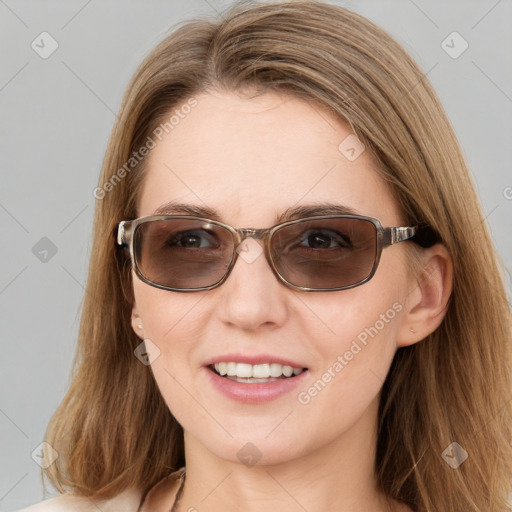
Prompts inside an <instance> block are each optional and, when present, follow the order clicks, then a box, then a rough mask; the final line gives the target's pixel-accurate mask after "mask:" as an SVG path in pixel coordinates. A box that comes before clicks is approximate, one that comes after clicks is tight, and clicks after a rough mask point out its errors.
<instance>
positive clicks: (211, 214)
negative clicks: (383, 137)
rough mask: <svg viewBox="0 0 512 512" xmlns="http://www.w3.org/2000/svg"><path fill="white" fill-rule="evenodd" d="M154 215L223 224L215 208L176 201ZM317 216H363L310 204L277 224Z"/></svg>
mask: <svg viewBox="0 0 512 512" xmlns="http://www.w3.org/2000/svg"><path fill="white" fill-rule="evenodd" d="M153 215H193V216H196V217H205V218H207V219H212V220H217V221H219V222H222V217H221V215H219V213H218V212H217V211H216V210H214V209H213V208H210V207H208V206H200V205H194V204H186V203H178V202H175V201H169V202H168V203H165V204H163V205H161V206H159V207H158V208H157V209H156V210H155V211H154V213H153ZM315 215H361V213H360V212H358V211H357V210H355V209H354V208H351V207H350V206H345V205H342V204H338V203H330V202H321V203H310V204H303V205H299V206H291V207H289V208H287V209H286V210H284V211H283V212H281V213H280V214H279V215H277V217H276V223H277V224H280V223H281V222H286V221H288V220H294V219H300V218H303V217H312V216H315Z"/></svg>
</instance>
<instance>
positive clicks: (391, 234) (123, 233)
mask: <svg viewBox="0 0 512 512" xmlns="http://www.w3.org/2000/svg"><path fill="white" fill-rule="evenodd" d="M168 219H183V220H186V219H189V220H197V221H201V222H206V223H210V224H215V225H216V226H219V227H221V228H224V229H226V230H227V231H229V232H230V233H231V236H232V238H233V241H234V246H233V255H232V257H231V261H230V263H229V266H228V268H227V270H226V273H225V275H224V276H223V277H222V279H220V280H219V281H217V282H216V283H214V284H212V285H210V286H202V287H198V288H172V287H169V286H165V285H161V284H159V283H156V282H154V281H151V280H150V279H148V278H147V277H145V276H144V275H143V274H142V272H141V271H140V269H139V266H138V264H137V261H136V259H135V251H134V247H133V246H134V239H135V237H134V235H135V232H136V230H137V228H138V227H139V226H140V225H142V224H145V223H147V222H153V221H159V220H168ZM325 219H355V220H363V221H367V222H370V223H371V224H373V225H374V226H375V230H376V233H377V249H376V254H375V259H374V263H373V267H372V270H371V272H370V273H369V274H368V276H367V277H365V278H364V279H362V280H361V281H358V282H357V283H354V284H350V285H345V286H339V287H336V288H309V287H305V286H298V285H295V284H293V283H290V282H289V281H287V280H286V278H285V277H283V276H282V275H281V274H280V273H279V271H278V270H277V268H276V266H275V262H274V261H273V259H272V254H271V251H270V242H271V240H272V237H273V235H274V234H275V233H276V232H277V231H279V230H280V229H282V228H284V227H286V226H290V225H293V224H299V223H302V222H307V221H315V220H325ZM417 230H418V226H406V227H404V226H399V227H388V228H383V227H382V224H381V223H380V221H379V220H378V219H375V218H373V217H366V216H363V215H337V214H335V215H316V216H311V217H301V218H299V219H293V220H289V221H286V222H282V223H280V224H276V225H275V226H273V227H271V228H265V229H255V228H235V227H233V226H230V225H229V224H225V223H223V222H220V221H217V220H212V219H208V218H205V217H197V216H194V215H148V216H145V217H139V218H138V219H134V220H123V221H121V222H120V223H119V224H118V227H117V245H119V246H121V247H122V248H123V249H125V250H127V251H129V254H130V259H131V263H132V268H133V269H134V270H135V273H136V274H137V276H138V277H139V279H141V281H143V282H144V283H146V284H149V285H151V286H154V287H156V288H160V289H162V290H168V291H173V292H197V291H203V290H211V289H213V288H217V287H218V286H220V285H221V284H222V283H224V281H226V279H227V278H228V277H229V274H230V273H231V271H232V270H233V267H234V266H235V264H236V262H237V259H238V255H239V252H238V251H237V248H238V247H239V245H240V244H241V243H242V242H243V241H244V240H245V239H246V238H256V239H259V240H262V242H263V245H264V252H265V257H266V259H267V263H268V264H269V266H270V268H271V269H272V272H273V273H274V275H275V276H276V277H277V279H278V280H279V281H281V282H282V283H283V284H285V285H286V286H288V287H290V288H292V289H294V290H299V291H303V292H334V291H340V290H347V289H350V288H355V287H356V286H360V285H362V284H364V283H366V282H368V281H369V280H370V279H371V278H372V277H373V276H374V274H375V272H376V271H377V267H378V265H379V262H380V257H381V254H382V249H383V248H384V247H388V246H390V245H394V244H397V243H400V242H404V241H406V240H411V239H412V238H413V237H414V235H415V234H416V233H417Z"/></svg>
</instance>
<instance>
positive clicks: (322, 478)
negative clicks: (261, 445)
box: [177, 401, 408, 512]
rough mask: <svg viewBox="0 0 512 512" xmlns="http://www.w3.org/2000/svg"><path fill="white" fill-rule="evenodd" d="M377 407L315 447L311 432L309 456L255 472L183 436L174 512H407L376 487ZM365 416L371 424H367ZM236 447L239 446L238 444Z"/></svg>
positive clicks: (260, 466) (264, 466)
mask: <svg viewBox="0 0 512 512" xmlns="http://www.w3.org/2000/svg"><path fill="white" fill-rule="evenodd" d="M377 407H378V402H377V401H375V403H374V404H372V406H370V407H369V409H368V410H367V411H365V413H364V415H363V417H361V418H360V420H358V421H357V422H356V423H355V424H354V425H352V426H351V427H350V428H349V430H347V431H346V432H344V433H343V435H341V436H339V437H337V438H335V439H333V440H330V441H329V442H324V443H323V444H322V443H318V442H315V435H314V432H312V433H311V446H313V449H311V450H310V451H309V452H308V453H307V454H304V455H299V456H295V457H289V456H288V457H287V460H277V461H276V460H272V458H271V457H267V458H266V460H269V461H271V462H270V463H267V464H259V463H258V464H256V465H253V466H246V465H244V464H242V463H241V462H240V461H238V460H237V459H236V458H235V460H226V459H224V458H221V457H219V456H218V455H215V454H213V453H212V452H211V451H210V450H208V449H207V448H206V447H205V446H204V445H202V444H201V443H200V442H199V441H198V440H197V439H196V438H194V437H192V435H190V434H189V433H188V432H187V431H185V455H186V461H187V462H186V467H187V470H186V481H185V485H184V488H183V493H182V496H181V499H180V503H179V507H177V510H178V511H179V512H182V511H184V510H201V512H210V511H211V512H214V511H218V510H223V511H224V512H235V511H239V510H244V512H261V510H265V511H268V512H278V511H279V512H282V511H283V510H301V509H302V510H322V511H325V512H331V511H332V512H334V511H336V512H367V511H368V510H372V512H390V511H394V510H408V509H407V508H399V507H397V504H396V503H394V504H392V503H391V501H390V500H386V499H385V497H384V496H383V494H382V493H381V492H380V491H379V489H378V486H377V482H376V479H375V472H374V461H375V446H376V427H375V425H376V412H377ZM366 415H370V416H372V417H373V419H374V420H375V421H368V417H364V416H366ZM231 442H233V440H231ZM238 444H240V445H242V444H243V443H242V442H240V441H239V440H238ZM254 444H255V445H256V446H257V441H256V442H255V443H254ZM315 445H316V446H315ZM283 458H284V457H282V456H281V459H283ZM261 460H262V461H263V460H264V457H262V459H261Z"/></svg>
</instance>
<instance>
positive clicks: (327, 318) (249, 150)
mask: <svg viewBox="0 0 512 512" xmlns="http://www.w3.org/2000/svg"><path fill="white" fill-rule="evenodd" d="M195 99H196V101H197V104H195V106H194V107H193V108H190V109H188V108H187V109H182V114H181V115H180V116H178V117H177V118H176V119H178V118H179V122H177V123H175V124H174V125H173V128H172V130H170V131H169V133H168V134H166V135H164V136H163V137H162V140H161V141H160V142H158V143H157V146H156V147H155V148H154V149H153V150H152V151H151V154H150V156H149V157H148V161H147V164H148V169H147V171H148V173H147V175H146V178H145V182H144V186H143V189H142V191H141V195H140V198H139V199H140V200H139V205H138V212H137V213H138V216H146V215H151V214H153V213H154V212H155V210H156V209H157V208H159V207H161V206H162V205H164V204H165V203H167V202H169V201H173V202H174V203H180V204H185V205H189V206H190V205H192V206H195V207H198V208H204V207H208V208H209V209H213V210H215V212H217V215H218V217H219V220H221V221H222V222H225V223H227V224H230V225H232V226H234V227H239V228H267V227H271V226H273V225H275V224H276V219H277V217H278V216H279V215H280V214H282V213H283V212H284V211H285V210H287V209H289V208H295V207H299V206H306V205H318V204H319V203H326V202H327V203H335V204H338V205H342V206H344V207H348V208H351V209H352V210H355V211H356V212H358V213H359V214H361V215H366V216H371V217H376V218H378V219H379V220H380V221H381V223H382V225H383V226H384V227H387V226H401V225H403V219H402V218H401V216H400V214H399V210H398V208H397V205H396V204H395V202H394V200H393V198H392V195H391V193H390V191H389V190H388V188H387V186H386V185H385V183H384V182H383V181H382V180H381V178H380V177H379V175H378V174H377V172H376V171H375V169H376V164H375V162H374V161H373V160H372V158H371V157H370V154H369V151H363V152H362V153H361V154H360V155H359V156H357V154H358V153H359V152H360V151H361V149H362V148H361V147H360V146H358V145H357V143H356V142H357V141H354V136H353V135H352V136H351V131H350V129H349V127H348V125H346V124H344V123H343V122H340V121H339V120H337V118H335V117H334V116H333V115H332V114H330V113H329V112H327V111H326V110H324V109H321V108H319V107H318V106H316V105H314V104H312V103H307V102H304V101H301V100H299V99H297V98H295V97H291V96H278V95H276V94H275V93H266V94H264V95H261V96H258V97H255V98H253V99H247V98H243V97H241V96H239V95H237V94H234V93H229V94H228V93H219V92H213V93H208V94H202V95H200V96H197V97H196V98H195ZM177 109H178V110H179V108H177ZM174 110H175V109H173V111H174ZM185 111H186V112H188V113H187V114H186V115H184V114H183V112H185ZM164 133H165V132H164ZM347 137H350V138H349V139H347ZM340 144H341V146H340ZM351 148H354V151H352V150H351ZM355 157H357V158H355ZM175 213H185V214H186V213H187V212H182V211H180V210H177V211H175ZM240 254H241V257H239V258H238V261H237V263H236V265H235V267H234V268H233V270H232V272H231V274H230V275H229V277H228V279H227V280H226V281H225V282H224V283H223V284H222V285H221V286H219V287H218V288H215V289H212V290H208V291H200V292H193V293H180V292H170V291H166V290H161V289H158V288H155V287H152V286H149V285H148V284H145V283H144V282H142V281H141V280H139V279H138V278H137V276H136V275H135V274H134V273H133V287H134V293H135V304H134V308H133V327H134V329H135V331H136V332H137V334H138V335H139V336H140V337H141V338H144V339H149V340H151V342H152V343H153V344H154V345H156V346H157V347H158V349H159V351H160V355H159V356H158V357H157V358H156V359H155V360H154V361H153V362H152V364H151V369H152V371H153V373H154V376H155V379H156V382H157V383H158V386H159V388H160V390H161V393H162V395H163V397H164V399H165V401H166V403H167V405H168V406H169V409H170V410H171V412H172V414H173V415H174V416H175V417H176V419H177V420H178V421H179V422H180V424H181V425H182V426H183V428H184V430H185V432H186V436H189V439H194V441H195V442H196V443H200V444H201V445H202V446H203V447H204V448H206V449H207V450H208V451H209V452H210V453H211V454H213V455H216V456H217V457H220V458H222V459H225V460H229V461H234V462H237V461H242V460H243V459H244V457H246V456H249V458H251V457H252V459H254V460H255V459H257V458H260V457H261V460H260V463H262V464H264V463H277V462H285V461H288V460H292V459H296V458H297V457H301V456H304V455H307V454H311V453H313V452H314V451H315V450H320V449H322V448H323V449H325V448H327V447H328V446H329V445H331V443H334V442H337V441H338V440H341V439H343V438H345V439H348V438H350V439H352V440H353V441H354V440H356V439H357V435H362V434H354V432H356V431H357V432H365V433H366V434H368V433H369V432H370V433H371V432H372V431H373V428H374V424H375V418H376V414H377V406H378V395H379V392H380V389H381V387H382V384H383V381H384V379H385V377H386V374H387V372H388V369H389V366H390V363H391V361H392V358H393V355H394V353H395V351H396V349H397V333H398V331H399V329H400V326H401V323H402V321H403V320H402V317H401V313H402V312H403V310H404V309H405V306H406V304H405V301H406V300H407V296H408V291H410V288H411V283H410V282H409V281H408V279H409V278H408V277H407V272H406V251H405V248H404V244H398V245H395V246H392V247H389V248H386V249H385V250H384V251H383V253H382V258H381V261H380V264H379V268H378V270H377V272H376V274H375V275H374V277H373V278H372V279H371V280H370V281H369V282H367V283H365V284H363V285H361V286H357V287H355V288H352V289H347V290H342V291H337V292H308V293H306V292H300V291H297V290H293V289H291V288H288V287H286V286H285V285H283V284H282V283H281V282H279V281H278V280H277V279H276V277H275V276H274V274H273V273H272V271H271V269H270V267H269V265H268V263H267V261H266V259H265V256H264V254H262V253H261V248H260V245H259V242H257V241H255V240H248V241H246V242H245V245H244V246H243V247H242V248H241V252H240ZM138 324H142V328H139V327H137V326H138ZM219 358H220V361H225V362H246V363H247V362H250V361H253V362H257V363H259V364H264V363H265V362H268V363H271V362H272V361H283V362H288V363H290V366H294V367H295V366H296V367H299V368H307V371H304V372H303V373H301V374H299V375H297V376H296V377H289V378H288V380H286V381H285V379H279V380H278V381H275V384H273V383H269V384H264V385H263V386H265V389H267V390H268V389H270V392H269V393H268V394H265V391H263V394H260V395H258V394H257V393H256V392H255V391H254V389H256V388H253V390H252V391H251V389H250V388H251V386H260V387H261V386H262V385H260V384H254V383H240V384H234V383H233V381H232V380H229V379H226V378H225V377H220V376H217V375H214V374H213V373H212V370H211V369H210V368H209V367H208V365H209V363H210V362H212V360H216V361H218V360H219ZM247 358H249V359H247ZM274 368H277V369H279V368H280V367H279V366H276V367H274ZM221 379H222V380H221ZM223 385H225V386H224V387H223ZM235 387H236V389H235ZM224 388H227V389H228V392H225V390H224V391H223V389H224ZM245 389H249V391H248V393H247V395H244V390H245ZM229 390H230V391H231V392H232V393H235V395H236V396H235V395H234V394H232V393H231V394H230V392H229ZM237 392H238V394H236V393H237ZM247 443H252V445H248V444H247ZM253 445H254V446H253Z"/></svg>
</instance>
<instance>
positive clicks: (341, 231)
mask: <svg viewBox="0 0 512 512" xmlns="http://www.w3.org/2000/svg"><path fill="white" fill-rule="evenodd" d="M271 245H272V249H271V254H272V259H273V261H274V264H275V266H276V268H277V270H278V272H279V273H280V274H281V276H282V277H284V278H285V279H286V280H287V281H288V282H289V283H291V284H294V285H296V286H303V287H307V288H315V289H318V288H325V289H329V288H339V287H343V286H351V285H354V284H356V283H359V282H361V281H363V280H364V279H366V278H367V277H368V276H369V275H370V274H371V272H372V270H373V266H374V264H375V259H376V255H377V230H376V227H375V226H374V225H373V223H372V222H370V221H367V220H362V219H319V220H307V221H304V222H299V223H295V224H290V225H288V226H284V227H282V228H281V229H279V230H277V231H276V232H274V236H273V237H272V244H271Z"/></svg>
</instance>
